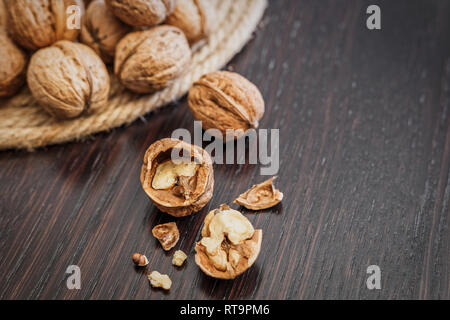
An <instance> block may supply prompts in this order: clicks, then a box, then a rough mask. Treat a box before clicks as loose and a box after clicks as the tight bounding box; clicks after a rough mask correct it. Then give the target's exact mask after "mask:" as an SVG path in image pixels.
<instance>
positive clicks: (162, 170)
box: [141, 138, 214, 217]
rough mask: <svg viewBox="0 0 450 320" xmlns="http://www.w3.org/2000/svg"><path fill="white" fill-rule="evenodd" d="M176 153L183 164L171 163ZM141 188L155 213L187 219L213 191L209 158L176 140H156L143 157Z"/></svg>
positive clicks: (201, 206)
mask: <svg viewBox="0 0 450 320" xmlns="http://www.w3.org/2000/svg"><path fill="white" fill-rule="evenodd" d="M180 152H182V153H183V154H184V156H185V157H183V159H182V160H184V163H183V161H179V160H178V159H173V154H176V155H177V156H179V153H180ZM172 159H173V160H172ZM167 161H170V162H174V164H175V165H174V164H170V163H169V164H167ZM186 162H187V163H186ZM191 163H195V164H196V165H195V166H193V165H192V164H191ZM177 166H181V167H179V168H177ZM158 168H159V169H158ZM167 168H170V170H169V171H168V172H167V171H166V169H167ZM157 173H158V174H157ZM141 184H142V187H143V189H144V191H145V192H146V193H147V195H148V196H149V197H150V199H151V200H152V201H153V202H154V204H155V205H156V207H158V209H159V210H161V211H163V212H166V213H168V214H170V215H172V216H175V217H183V216H188V215H190V214H191V213H192V212H197V211H199V210H200V209H202V208H203V207H204V206H205V205H206V204H207V203H208V202H209V200H211V197H212V194H213V188H214V173H213V167H212V161H211V157H210V156H209V154H208V153H207V152H206V151H205V150H203V149H202V148H200V147H198V146H194V145H190V144H188V143H185V142H183V141H180V140H177V139H171V138H166V139H162V140H159V141H157V142H155V143H153V144H152V145H151V146H150V147H149V148H148V149H147V152H146V153H145V156H144V164H143V166H142V169H141Z"/></svg>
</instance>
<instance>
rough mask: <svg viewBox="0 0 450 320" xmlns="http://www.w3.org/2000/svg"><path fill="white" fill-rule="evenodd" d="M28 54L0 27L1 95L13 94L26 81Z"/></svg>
mask: <svg viewBox="0 0 450 320" xmlns="http://www.w3.org/2000/svg"><path fill="white" fill-rule="evenodd" d="M26 67H27V56H26V55H25V53H24V52H23V51H22V50H21V49H19V47H17V46H16V45H15V44H14V42H13V41H12V40H11V39H10V38H9V37H8V35H7V33H6V31H5V30H4V29H3V27H0V97H8V96H12V95H13V94H15V93H16V92H17V90H19V89H20V87H21V86H22V84H23V83H24V82H25V74H26Z"/></svg>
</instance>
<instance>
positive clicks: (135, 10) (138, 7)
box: [106, 0, 176, 27]
mask: <svg viewBox="0 0 450 320" xmlns="http://www.w3.org/2000/svg"><path fill="white" fill-rule="evenodd" d="M175 2H176V0H106V3H107V4H108V6H109V7H110V9H111V11H112V12H113V13H114V15H116V16H117V17H118V18H119V19H120V20H122V21H123V22H125V23H126V24H129V25H131V26H135V27H151V26H154V25H157V24H159V23H161V22H163V21H164V20H165V19H166V17H167V16H168V15H169V14H170V13H172V11H173V10H174V9H175Z"/></svg>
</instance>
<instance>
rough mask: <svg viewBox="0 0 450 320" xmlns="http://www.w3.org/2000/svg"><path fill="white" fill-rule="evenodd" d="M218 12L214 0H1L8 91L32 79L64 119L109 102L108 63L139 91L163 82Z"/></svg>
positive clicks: (36, 91) (39, 95)
mask: <svg viewBox="0 0 450 320" xmlns="http://www.w3.org/2000/svg"><path fill="white" fill-rule="evenodd" d="M214 15H215V11H214V10H213V8H212V7H211V3H210V2H209V1H208V0H93V1H91V0H89V1H88V0H85V1H82V0H33V1H29V0H0V97H9V96H12V95H14V94H15V93H16V92H17V91H18V90H19V89H20V88H21V87H22V85H23V84H24V83H25V82H26V83H27V84H28V87H29V89H30V91H31V93H32V95H33V97H34V98H35V99H36V101H37V102H38V103H39V105H41V106H42V108H43V110H44V111H46V112H47V113H48V114H50V115H52V116H53V117H55V118H57V119H70V118H75V117H78V116H80V115H84V114H90V113H94V112H96V111H97V110H101V109H102V108H103V107H105V106H106V105H107V102H108V93H109V89H110V79H109V77H110V75H109V73H108V71H107V67H106V65H108V64H113V66H112V69H113V70H114V74H115V76H116V77H117V78H118V79H119V80H120V82H121V83H122V85H123V86H125V87H126V88H128V89H129V90H131V91H134V92H137V93H153V92H155V91H158V90H162V89H164V88H166V87H168V86H170V85H171V84H172V83H173V82H174V81H175V80H176V79H177V78H178V77H180V76H181V75H182V74H183V73H184V72H185V71H186V70H187V68H188V67H189V64H190V61H191V55H192V53H191V52H192V50H196V48H198V46H199V45H201V44H202V43H204V42H205V41H207V40H208V37H209V35H210V34H211V32H212V31H214V27H215V26H216V24H215V17H214ZM77 22H79V23H78V25H77Z"/></svg>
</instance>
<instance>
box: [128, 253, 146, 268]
mask: <svg viewBox="0 0 450 320" xmlns="http://www.w3.org/2000/svg"><path fill="white" fill-rule="evenodd" d="M131 259H132V260H133V262H134V264H135V265H137V266H139V267H145V266H146V265H148V259H147V257H146V256H145V255H143V254H140V253H133V256H132V257H131Z"/></svg>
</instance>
